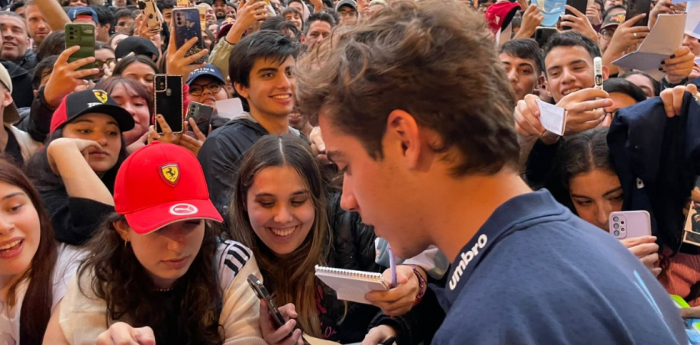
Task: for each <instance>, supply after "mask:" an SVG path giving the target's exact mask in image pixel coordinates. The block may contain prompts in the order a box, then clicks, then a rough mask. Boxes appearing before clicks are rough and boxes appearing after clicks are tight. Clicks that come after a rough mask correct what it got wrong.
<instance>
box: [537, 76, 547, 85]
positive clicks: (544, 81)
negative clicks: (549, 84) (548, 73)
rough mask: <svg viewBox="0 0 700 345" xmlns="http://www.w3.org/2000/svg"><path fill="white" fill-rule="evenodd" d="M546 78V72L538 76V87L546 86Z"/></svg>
mask: <svg viewBox="0 0 700 345" xmlns="http://www.w3.org/2000/svg"><path fill="white" fill-rule="evenodd" d="M545 83H546V80H545V79H544V74H540V77H539V78H537V87H540V86H545Z"/></svg>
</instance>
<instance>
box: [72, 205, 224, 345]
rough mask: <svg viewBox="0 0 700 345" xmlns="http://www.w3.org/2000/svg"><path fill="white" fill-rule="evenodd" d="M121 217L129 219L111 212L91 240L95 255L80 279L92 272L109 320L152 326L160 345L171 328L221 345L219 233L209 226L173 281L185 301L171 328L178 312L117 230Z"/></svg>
mask: <svg viewBox="0 0 700 345" xmlns="http://www.w3.org/2000/svg"><path fill="white" fill-rule="evenodd" d="M120 221H124V222H126V218H125V217H124V216H123V215H120V214H117V213H114V214H112V215H111V216H109V217H107V219H106V220H105V222H104V223H103V224H102V226H101V227H100V228H99V229H97V231H96V232H95V235H94V236H93V238H92V239H91V240H90V241H89V242H88V244H87V247H88V249H89V252H90V255H89V256H88V257H87V259H86V260H85V261H84V262H83V263H82V264H81V265H80V268H79V270H78V274H79V278H82V276H83V274H88V276H89V275H93V277H92V283H91V287H92V291H93V292H94V294H95V295H96V296H97V297H99V298H101V299H104V300H105V302H106V304H107V313H106V315H105V318H106V321H107V322H108V321H109V320H127V321H129V323H130V324H131V325H132V326H134V327H143V326H150V327H151V328H152V329H153V332H154V333H155V336H156V343H158V344H161V343H165V340H164V339H165V338H166V337H167V335H168V334H169V333H168V332H180V333H179V334H180V335H182V337H183V338H182V342H181V343H182V344H222V343H223V339H221V333H220V332H219V330H220V329H219V328H220V327H221V326H220V325H219V323H218V320H219V314H220V313H221V306H222V303H223V302H222V295H223V292H222V291H221V288H220V286H219V282H218V274H217V272H216V267H215V266H214V255H215V254H216V248H217V239H216V232H215V231H214V230H212V229H210V228H209V226H207V227H206V229H205V235H204V240H203V242H202V247H201V248H200V250H199V253H197V257H196V258H195V259H194V262H193V263H192V266H190V268H189V270H187V273H185V275H184V276H182V277H181V278H180V279H178V280H177V281H176V282H175V284H174V285H173V294H175V300H177V301H179V302H178V303H179V306H180V309H179V311H176V312H178V313H179V315H178V318H177V319H178V320H179V322H180V324H179V325H178V326H179V327H178V329H177V330H173V329H167V327H166V325H167V320H166V319H167V317H168V314H169V313H172V312H173V311H171V310H168V308H167V307H166V303H167V302H166V299H165V298H164V297H163V296H162V294H161V293H158V292H156V286H155V284H154V283H153V281H152V280H151V279H150V277H149V275H148V273H147V272H146V270H145V269H144V268H143V266H142V265H141V263H140V262H139V261H138V259H137V258H136V256H135V255H134V251H133V249H132V248H131V246H130V245H125V243H124V241H123V240H122V238H121V237H120V236H119V234H118V233H117V230H116V229H115V227H114V223H116V222H120ZM81 292H83V294H85V292H84V291H82V290H81ZM86 295H87V294H86Z"/></svg>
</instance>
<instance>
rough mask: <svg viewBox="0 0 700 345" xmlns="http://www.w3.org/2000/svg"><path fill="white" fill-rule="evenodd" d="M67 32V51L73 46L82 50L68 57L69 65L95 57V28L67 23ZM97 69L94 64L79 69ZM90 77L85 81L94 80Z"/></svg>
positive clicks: (88, 25)
mask: <svg viewBox="0 0 700 345" xmlns="http://www.w3.org/2000/svg"><path fill="white" fill-rule="evenodd" d="M65 32H66V49H68V48H70V47H72V46H80V50H78V51H77V52H75V53H73V54H72V55H71V56H70V57H68V63H71V62H73V61H76V60H80V59H84V58H87V57H94V56H95V26H93V25H90V24H77V23H67V24H66V26H65ZM90 68H97V66H96V65H95V63H94V62H92V63H89V64H87V65H85V66H82V67H80V68H78V69H79V70H83V69H90ZM92 78H94V76H92V75H90V76H87V77H85V78H84V79H92Z"/></svg>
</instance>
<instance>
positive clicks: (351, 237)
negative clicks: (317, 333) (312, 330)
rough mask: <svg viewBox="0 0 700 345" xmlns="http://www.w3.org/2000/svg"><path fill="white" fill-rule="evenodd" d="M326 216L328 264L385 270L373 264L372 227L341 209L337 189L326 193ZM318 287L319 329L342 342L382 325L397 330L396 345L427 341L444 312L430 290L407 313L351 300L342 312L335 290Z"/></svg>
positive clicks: (330, 337)
mask: <svg viewBox="0 0 700 345" xmlns="http://www.w3.org/2000/svg"><path fill="white" fill-rule="evenodd" d="M328 217H329V222H330V224H331V228H332V231H333V247H332V249H331V251H330V253H329V257H328V258H327V259H326V264H327V265H328V266H330V267H334V268H343V269H351V270H359V271H368V272H383V271H384V270H386V267H382V266H380V265H378V264H377V263H375V252H376V251H375V244H374V240H375V239H376V235H375V234H374V229H373V228H372V227H370V226H367V225H364V224H362V221H361V219H360V217H359V215H358V214H357V213H354V212H346V211H344V210H342V209H341V208H340V192H334V193H331V194H330V196H329V200H328ZM321 289H322V292H323V294H322V296H320V299H319V301H318V302H317V303H318V304H319V306H318V308H319V310H320V312H321V314H320V315H319V319H320V320H321V324H322V325H321V330H322V332H324V337H325V338H326V339H328V340H333V341H339V342H341V343H344V344H345V343H350V342H361V341H362V340H363V339H364V337H365V335H366V334H367V331H368V330H369V329H370V328H372V327H375V326H377V325H382V324H386V325H389V326H391V327H392V328H394V329H395V330H396V332H397V340H396V341H397V343H398V344H402V345H404V344H405V345H410V344H419V343H421V342H424V343H426V344H427V343H429V342H430V339H431V338H432V335H433V334H434V333H435V331H436V330H437V328H438V327H439V325H440V323H441V321H442V319H444V312H443V311H442V309H441V308H440V306H439V304H438V303H437V301H436V300H435V297H434V295H433V293H432V292H431V291H429V292H427V293H426V297H424V299H423V301H422V302H421V303H420V304H419V305H418V306H416V307H414V308H413V309H412V310H411V311H410V312H409V313H407V314H405V315H402V316H397V317H393V318H391V317H389V316H388V315H385V314H383V313H382V312H381V310H380V309H379V308H377V307H375V306H372V305H367V304H361V303H354V302H348V303H347V306H348V307H347V314H344V312H345V302H344V301H339V300H337V299H336V294H335V291H334V290H332V289H330V288H329V287H327V286H325V285H323V286H322V288H321ZM343 316H344V319H343ZM341 319H343V321H342V323H339V320H341Z"/></svg>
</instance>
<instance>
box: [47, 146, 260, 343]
mask: <svg viewBox="0 0 700 345" xmlns="http://www.w3.org/2000/svg"><path fill="white" fill-rule="evenodd" d="M114 202H115V209H116V213H114V214H112V215H111V216H109V217H108V218H107V220H106V221H105V223H104V224H103V225H102V227H100V228H99V229H98V230H97V232H96V233H95V236H94V237H93V238H92V239H91V241H90V242H89V244H88V248H89V251H90V255H89V256H88V258H87V260H86V261H85V262H83V264H82V265H81V266H80V269H79V271H78V274H77V275H76V276H75V278H74V279H73V280H72V281H71V283H70V285H69V286H68V289H67V292H66V297H65V298H64V299H63V301H62V302H61V304H60V306H59V307H57V308H56V309H57V311H54V314H53V316H52V319H51V321H50V323H49V327H48V329H47V332H46V336H45V338H44V342H46V343H47V344H95V343H97V344H136V343H138V344H153V343H154V341H155V343H157V344H222V343H225V344H246V345H247V344H260V345H263V344H265V341H264V340H263V339H262V338H261V336H260V330H259V328H258V319H259V315H260V314H259V313H260V310H259V302H258V299H257V297H256V296H255V294H254V292H253V290H252V289H251V288H250V287H249V286H248V283H247V281H246V279H247V278H248V276H249V275H254V276H256V277H258V278H260V276H261V275H260V271H259V270H258V266H257V263H256V262H255V259H254V258H253V254H252V252H251V251H250V250H249V249H248V248H246V247H244V246H243V245H241V244H240V243H238V242H234V241H221V240H220V239H218V237H217V235H218V231H216V230H215V229H214V228H212V226H211V225H212V224H210V222H221V221H222V218H221V215H219V213H218V211H217V210H216V209H215V208H214V205H213V204H212V203H211V201H210V200H209V193H208V190H207V185H206V182H205V180H204V173H203V172H202V168H201V166H200V165H199V162H198V161H197V158H196V157H195V156H194V155H192V154H191V153H190V152H188V151H187V150H186V149H184V148H182V147H180V146H176V145H173V144H163V143H154V144H151V145H148V146H146V147H144V148H142V149H139V150H138V151H136V152H134V153H133V154H131V156H129V158H127V160H126V161H125V162H124V164H123V165H122V167H121V169H120V170H119V173H118V175H117V179H116V182H115V192H114Z"/></svg>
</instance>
